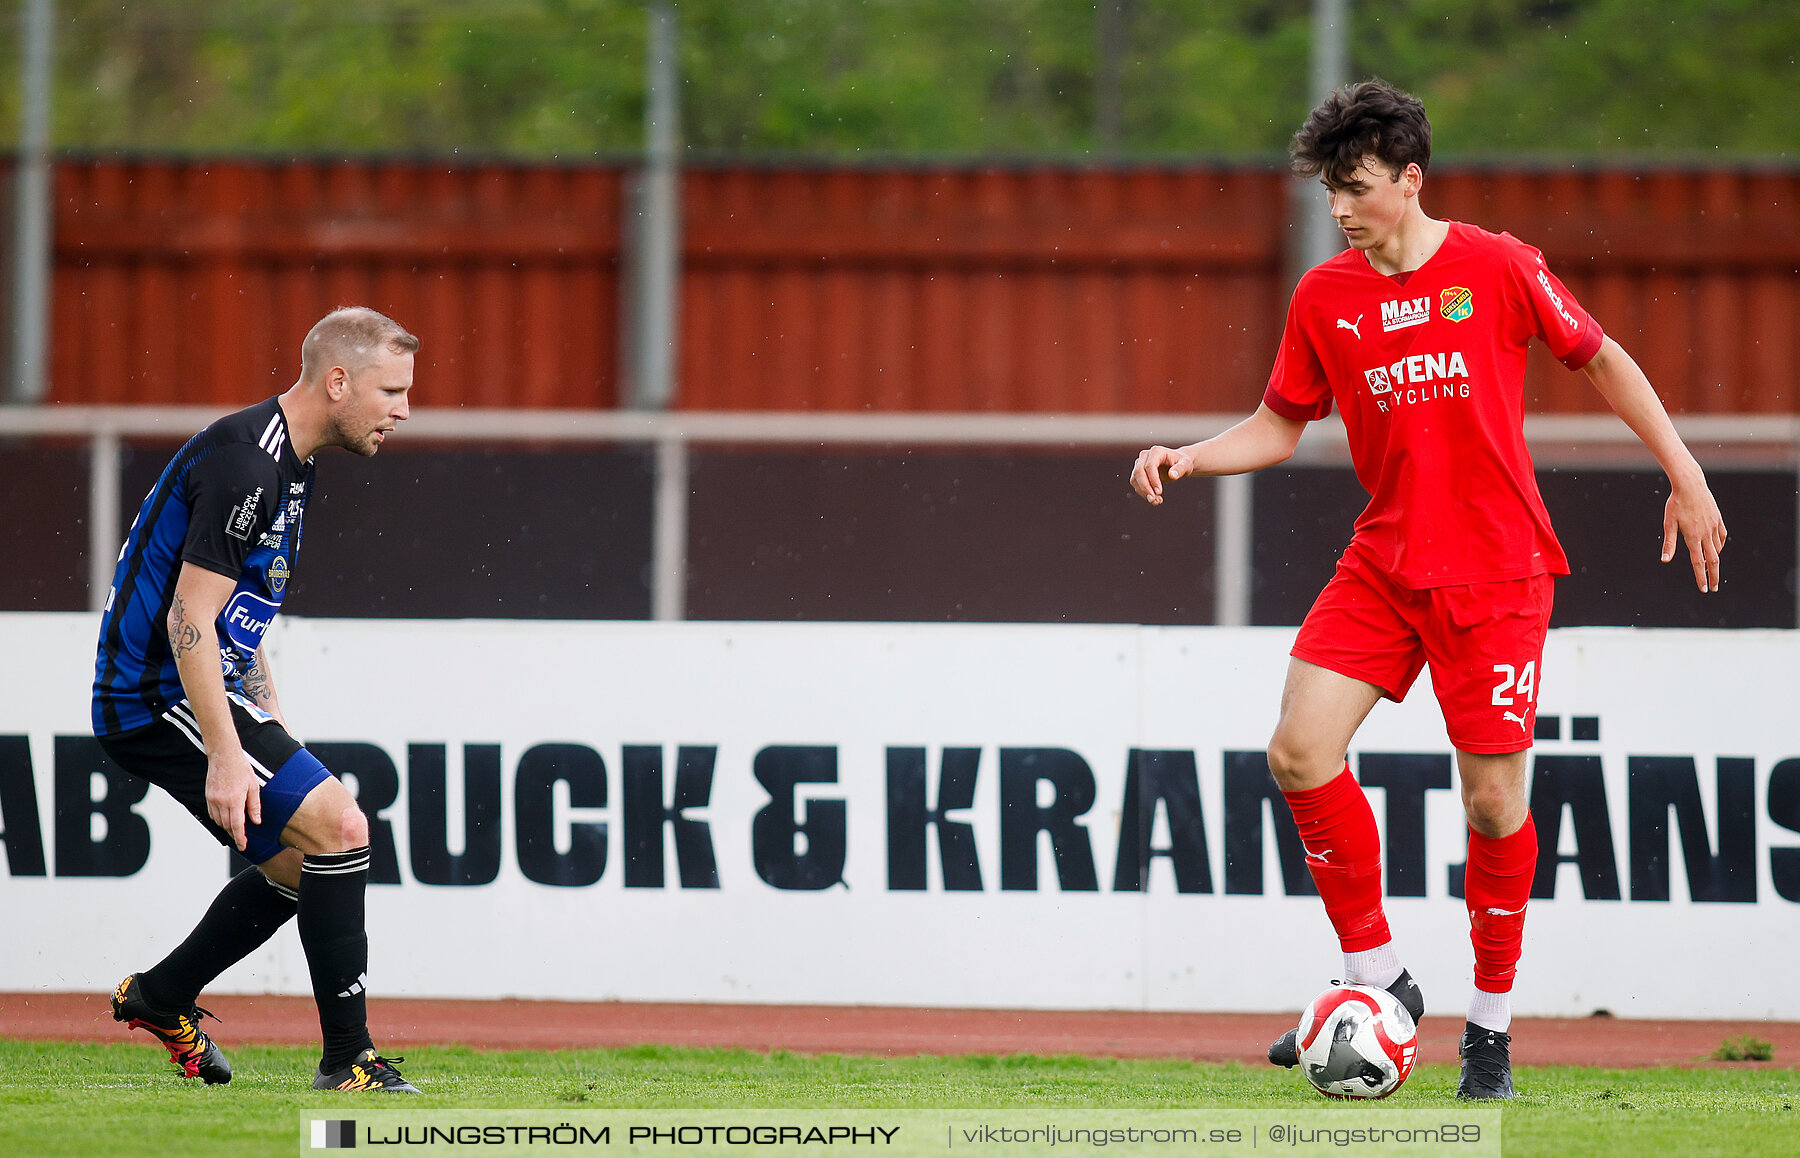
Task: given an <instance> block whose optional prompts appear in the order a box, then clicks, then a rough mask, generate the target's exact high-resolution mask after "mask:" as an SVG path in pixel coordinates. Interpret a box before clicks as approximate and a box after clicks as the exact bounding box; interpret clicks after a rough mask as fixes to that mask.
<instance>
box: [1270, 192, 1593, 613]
mask: <svg viewBox="0 0 1800 1158" xmlns="http://www.w3.org/2000/svg"><path fill="white" fill-rule="evenodd" d="M1449 224H1450V232H1449V235H1448V236H1446V237H1445V238H1444V243H1443V245H1442V246H1440V247H1439V248H1438V251H1437V252H1436V253H1434V254H1432V255H1431V258H1430V259H1429V260H1428V261H1426V262H1425V264H1424V265H1423V266H1421V267H1419V268H1418V269H1416V270H1412V271H1409V272H1407V273H1403V274H1400V275H1398V276H1394V277H1389V276H1387V275H1386V274H1382V273H1378V272H1376V271H1375V269H1374V267H1372V266H1371V265H1370V264H1369V261H1368V258H1367V257H1365V256H1364V255H1363V254H1362V253H1361V252H1360V251H1358V250H1353V249H1352V250H1345V251H1344V252H1343V253H1340V254H1338V255H1337V256H1336V257H1333V258H1332V259H1331V260H1330V261H1327V262H1324V263H1323V264H1321V265H1319V266H1318V267H1317V268H1315V269H1313V270H1311V271H1310V272H1308V273H1307V275H1306V276H1305V277H1303V278H1301V279H1300V284H1299V286H1298V287H1296V288H1295V290H1294V298H1293V301H1292V302H1290V303H1289V305H1288V315H1287V327H1286V330H1285V332H1284V333H1283V334H1282V339H1281V352H1280V354H1279V355H1278V356H1277V357H1276V359H1275V369H1274V371H1273V372H1272V373H1271V374H1270V375H1269V386H1268V389H1267V390H1266V391H1265V392H1264V394H1263V401H1264V402H1265V403H1266V404H1267V405H1268V407H1269V409H1271V410H1273V411H1275V412H1276V413H1277V414H1280V415H1282V416H1283V417H1286V418H1290V419H1293V420H1295V421H1310V420H1312V419H1315V418H1323V417H1325V416H1326V415H1327V414H1329V413H1331V407H1332V403H1333V401H1335V402H1336V404H1337V408H1338V411H1339V412H1340V413H1341V414H1342V415H1343V417H1344V429H1345V430H1346V432H1347V433H1348V434H1349V436H1350V457H1351V460H1352V462H1354V464H1355V466H1356V477H1357V480H1358V481H1359V482H1361V483H1362V485H1363V487H1364V488H1365V489H1367V490H1368V492H1369V495H1370V498H1369V505H1368V506H1367V507H1366V508H1364V509H1363V512H1362V514H1361V515H1359V516H1357V519H1356V533H1355V536H1354V537H1353V538H1352V539H1351V543H1350V548H1351V549H1352V550H1354V551H1358V552H1360V553H1361V554H1362V555H1363V556H1364V557H1365V558H1367V559H1368V560H1369V561H1370V562H1371V563H1374V564H1375V565H1376V566H1377V567H1380V568H1381V570H1382V571H1383V572H1385V573H1386V574H1387V575H1389V576H1391V577H1392V578H1393V579H1394V581H1395V582H1397V583H1399V584H1400V585H1401V586H1403V587H1410V588H1424V587H1446V586H1450V585H1452V584H1461V583H1487V582H1496V581H1500V580H1505V579H1523V578H1527V577H1529V576H1532V575H1542V574H1551V575H1567V574H1568V573H1569V564H1568V560H1567V559H1566V558H1565V557H1564V556H1563V552H1562V547H1561V546H1560V545H1559V544H1558V543H1557V541H1556V533H1555V532H1554V531H1552V530H1551V528H1550V516H1549V513H1548V512H1546V511H1545V510H1544V500H1543V498H1542V497H1541V496H1540V495H1539V494H1538V488H1537V476H1536V474H1535V473H1534V471H1533V469H1532V464H1531V455H1530V453H1529V452H1528V451H1527V450H1526V447H1525V430H1524V423H1525V350H1526V345H1527V343H1528V342H1529V341H1530V340H1531V338H1532V336H1533V335H1536V336H1537V337H1539V338H1542V339H1543V341H1544V343H1545V344H1546V345H1548V346H1549V347H1550V352H1551V353H1553V354H1555V355H1556V357H1557V358H1558V359H1559V360H1560V361H1561V362H1562V363H1563V364H1564V365H1566V366H1568V367H1569V368H1570V369H1579V368H1581V367H1582V366H1585V365H1587V364H1588V362H1590V361H1592V360H1593V357H1594V355H1595V354H1596V353H1598V352H1599V350H1600V342H1601V339H1602V337H1603V336H1604V335H1603V334H1602V333H1601V330H1600V327H1599V325H1598V324H1597V323H1595V321H1594V320H1593V319H1592V318H1591V317H1589V316H1588V314H1587V312H1586V311H1585V310H1583V309H1582V308H1581V306H1580V305H1579V304H1578V303H1577V302H1576V301H1575V297H1574V295H1573V294H1571V293H1570V292H1569V291H1568V290H1567V289H1566V288H1564V286H1563V284H1562V283H1561V282H1560V281H1558V280H1557V279H1556V277H1555V276H1554V275H1552V274H1551V273H1550V271H1549V269H1548V268H1546V266H1545V265H1544V256H1543V254H1541V253H1539V252H1538V251H1537V250H1535V249H1533V248H1532V247H1531V246H1529V245H1526V244H1524V243H1523V242H1521V241H1519V240H1518V239H1517V238H1515V237H1513V236H1512V235H1511V234H1508V233H1501V234H1493V233H1489V232H1487V231H1486V230H1484V229H1479V228H1477V227H1475V226H1473V225H1466V224H1464V223H1462V222H1460V221H1452V222H1450V223H1449Z"/></svg>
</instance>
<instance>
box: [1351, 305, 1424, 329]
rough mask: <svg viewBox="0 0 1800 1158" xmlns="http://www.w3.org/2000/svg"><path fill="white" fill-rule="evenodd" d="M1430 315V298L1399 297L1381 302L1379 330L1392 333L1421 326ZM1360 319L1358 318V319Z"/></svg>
mask: <svg viewBox="0 0 1800 1158" xmlns="http://www.w3.org/2000/svg"><path fill="white" fill-rule="evenodd" d="M1430 317H1431V299H1430V298H1428V297H1424V298H1401V299H1396V300H1394V301H1391V302H1382V303H1381V332H1382V333H1384V334H1389V333H1392V332H1393V331H1395V330H1404V329H1407V328H1409V327H1411V326H1422V325H1424V324H1425V322H1426V320H1427V319H1428V318H1430ZM1359 320H1360V319H1359Z"/></svg>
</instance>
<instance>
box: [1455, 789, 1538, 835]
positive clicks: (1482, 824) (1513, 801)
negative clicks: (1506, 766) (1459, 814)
mask: <svg viewBox="0 0 1800 1158" xmlns="http://www.w3.org/2000/svg"><path fill="white" fill-rule="evenodd" d="M1463 811H1464V813H1466V814H1467V815H1468V818H1469V827H1470V828H1472V829H1474V830H1475V831H1476V832H1479V833H1481V835H1483V836H1491V837H1494V838H1496V839H1498V838H1500V837H1503V836H1510V835H1511V834H1512V833H1514V832H1517V831H1518V829H1519V826H1520V825H1522V824H1524V823H1525V814H1526V811H1527V807H1526V803H1525V800H1524V799H1523V797H1521V796H1520V795H1519V794H1518V793H1516V792H1513V791H1512V790H1511V789H1510V788H1509V787H1507V786H1506V785H1502V784H1484V785H1480V786H1478V787H1474V788H1465V789H1464V790H1463Z"/></svg>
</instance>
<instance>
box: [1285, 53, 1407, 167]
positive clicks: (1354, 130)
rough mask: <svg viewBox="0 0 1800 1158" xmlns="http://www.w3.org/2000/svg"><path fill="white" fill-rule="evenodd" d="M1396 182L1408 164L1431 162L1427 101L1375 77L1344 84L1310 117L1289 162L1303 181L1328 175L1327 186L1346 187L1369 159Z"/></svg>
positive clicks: (1291, 144) (1292, 146)
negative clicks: (1351, 176)
mask: <svg viewBox="0 0 1800 1158" xmlns="http://www.w3.org/2000/svg"><path fill="white" fill-rule="evenodd" d="M1371 156H1372V157H1375V158H1376V159H1377V160H1379V161H1380V162H1381V163H1382V164H1383V165H1385V166H1386V167H1387V168H1388V169H1389V170H1390V171H1391V172H1392V173H1393V175H1394V176H1395V177H1396V178H1397V177H1398V176H1399V175H1400V174H1401V173H1402V172H1404V171H1405V169H1406V167H1407V166H1408V165H1417V166H1418V167H1419V171H1420V172H1424V171H1425V169H1426V168H1427V167H1429V166H1430V164H1431V122H1430V121H1429V120H1428V119H1426V116H1425V105H1424V102H1422V101H1420V100H1419V98H1418V97H1416V96H1414V95H1412V94H1411V93H1409V92H1402V91H1401V90H1399V89H1397V88H1395V87H1394V86H1393V85H1391V84H1389V83H1388V82H1387V81H1385V80H1381V79H1380V78H1376V79H1374V80H1365V81H1361V82H1359V83H1357V84H1352V85H1345V86H1344V87H1343V88H1340V89H1338V90H1337V91H1336V92H1334V93H1332V94H1331V95H1330V96H1328V97H1326V98H1325V99H1324V100H1323V101H1320V102H1319V107H1318V108H1316V109H1314V110H1313V111H1312V115H1311V116H1309V117H1307V118H1306V123H1305V124H1304V125H1301V126H1300V131H1299V132H1297V133H1295V134H1294V138H1293V140H1292V141H1290V142H1289V143H1288V158H1289V163H1290V164H1291V165H1292V166H1293V170H1294V172H1295V173H1296V174H1298V175H1299V176H1302V177H1317V176H1319V175H1321V174H1323V175H1324V178H1325V183H1326V184H1327V185H1347V184H1349V183H1350V175H1351V174H1352V173H1354V172H1356V168H1357V166H1358V165H1361V164H1362V163H1363V160H1364V159H1365V158H1367V157H1371Z"/></svg>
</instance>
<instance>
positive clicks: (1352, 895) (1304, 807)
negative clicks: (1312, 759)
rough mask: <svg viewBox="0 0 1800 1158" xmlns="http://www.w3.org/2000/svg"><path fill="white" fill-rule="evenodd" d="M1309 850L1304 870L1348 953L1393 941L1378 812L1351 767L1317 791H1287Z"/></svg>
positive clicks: (1314, 789) (1296, 821) (1313, 789)
mask: <svg viewBox="0 0 1800 1158" xmlns="http://www.w3.org/2000/svg"><path fill="white" fill-rule="evenodd" d="M1282 795H1284V796H1286V797H1287V802H1288V807H1289V808H1290V809H1292V810H1293V813H1294V825H1295V827H1296V828H1298V829H1299V830H1300V840H1301V843H1303V844H1305V845H1306V867H1307V868H1308V869H1310V870H1312V878H1313V883H1314V884H1316V885H1318V886H1319V896H1320V898H1321V899H1323V900H1324V902H1325V915H1326V916H1328V917H1330V918H1331V927H1332V928H1334V929H1336V930H1337V935H1338V945H1339V946H1340V947H1341V948H1342V949H1343V950H1344V952H1346V953H1360V952H1362V951H1363V950H1365V949H1378V948H1380V947H1381V946H1383V945H1385V944H1387V943H1388V942H1389V941H1391V940H1392V939H1393V937H1392V935H1391V934H1390V933H1389V932H1388V923H1387V914H1386V913H1384V912H1382V910H1381V834H1380V833H1379V832H1377V831H1376V829H1375V811H1374V809H1372V808H1370V807H1369V798H1368V797H1367V796H1364V795H1363V790H1362V785H1360V784H1358V783H1357V782H1356V778H1355V777H1353V776H1351V775H1350V766H1349V765H1348V764H1346V765H1344V770H1343V772H1342V773H1340V774H1339V775H1338V776H1337V777H1335V778H1334V779H1332V780H1330V781H1329V782H1327V783H1325V784H1321V785H1319V787H1317V788H1308V789H1306V790H1304V791H1301V792H1284V793H1282Z"/></svg>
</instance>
